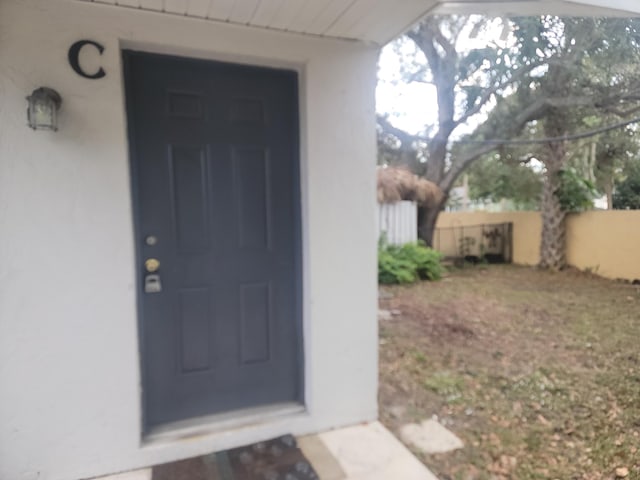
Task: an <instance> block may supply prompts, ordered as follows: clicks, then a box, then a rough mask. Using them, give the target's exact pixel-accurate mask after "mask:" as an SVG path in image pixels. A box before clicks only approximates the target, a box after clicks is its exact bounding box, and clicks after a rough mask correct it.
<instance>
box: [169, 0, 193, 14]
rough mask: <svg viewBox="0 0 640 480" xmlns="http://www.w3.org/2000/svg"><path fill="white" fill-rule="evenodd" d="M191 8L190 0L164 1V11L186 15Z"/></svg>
mask: <svg viewBox="0 0 640 480" xmlns="http://www.w3.org/2000/svg"><path fill="white" fill-rule="evenodd" d="M188 8H189V0H164V11H165V12H168V13H177V14H178V15H186V14H187V9H188Z"/></svg>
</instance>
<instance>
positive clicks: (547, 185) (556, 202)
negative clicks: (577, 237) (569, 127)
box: [540, 142, 567, 271]
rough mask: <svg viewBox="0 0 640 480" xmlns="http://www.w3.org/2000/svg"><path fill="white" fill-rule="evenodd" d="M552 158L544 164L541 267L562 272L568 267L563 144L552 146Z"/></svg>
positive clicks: (550, 153)
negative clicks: (561, 196)
mask: <svg viewBox="0 0 640 480" xmlns="http://www.w3.org/2000/svg"><path fill="white" fill-rule="evenodd" d="M549 150H550V152H549V158H548V161H546V162H545V165H546V167H547V171H546V172H545V177H544V184H543V187H542V205H541V206H540V207H541V210H542V238H541V242H540V267H541V268H548V269H550V270H555V271H557V270H560V269H562V268H564V267H565V266H566V255H565V237H566V224H565V217H566V216H567V213H566V212H565V211H564V209H563V208H562V205H561V204H560V199H559V198H558V190H559V189H560V169H561V167H562V164H563V163H564V158H565V152H564V145H563V144H562V143H560V142H558V143H555V144H552V145H550V148H549Z"/></svg>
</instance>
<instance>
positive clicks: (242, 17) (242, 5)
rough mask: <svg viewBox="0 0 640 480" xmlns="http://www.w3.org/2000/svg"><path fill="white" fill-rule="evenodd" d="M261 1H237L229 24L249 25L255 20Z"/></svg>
mask: <svg viewBox="0 0 640 480" xmlns="http://www.w3.org/2000/svg"><path fill="white" fill-rule="evenodd" d="M259 3H261V2H260V0H242V1H240V0H237V1H236V2H235V5H234V6H233V10H232V11H231V15H230V16H229V22H231V23H239V24H241V25H248V24H249V23H250V22H251V19H252V18H253V15H254V13H256V9H257V8H258V4H259Z"/></svg>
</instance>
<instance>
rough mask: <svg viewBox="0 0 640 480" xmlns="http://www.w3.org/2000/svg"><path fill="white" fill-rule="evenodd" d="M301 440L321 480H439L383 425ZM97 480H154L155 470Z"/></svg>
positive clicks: (299, 442) (302, 446)
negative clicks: (152, 474) (152, 475)
mask: <svg viewBox="0 0 640 480" xmlns="http://www.w3.org/2000/svg"><path fill="white" fill-rule="evenodd" d="M297 440H298V446H299V447H300V448H301V449H302V451H303V452H304V454H305V456H306V457H307V459H308V460H309V461H310V462H311V464H312V465H313V467H314V468H315V470H316V472H318V475H319V476H320V479H321V480H396V479H398V480H400V479H401V480H438V479H437V478H436V477H435V475H433V474H432V473H431V472H430V471H429V470H428V469H427V468H426V467H425V466H424V465H423V464H422V463H421V462H420V461H419V460H418V459H417V458H416V457H415V456H414V455H413V454H412V453H411V452H410V451H409V450H408V449H407V448H406V447H405V446H404V445H403V444H402V443H401V442H400V441H399V440H398V439H397V438H396V437H394V436H393V434H392V433H391V432H389V430H387V429H386V428H385V427H384V426H383V425H382V424H381V423H380V422H373V423H367V424H362V425H356V426H353V427H347V428H340V429H337V430H331V431H328V432H324V433H320V434H317V435H310V436H306V437H300V438H298V439H297ZM96 480H152V479H151V469H150V468H145V469H141V470H135V471H131V472H126V473H121V474H118V475H110V476H108V477H101V478H99V479H96ZM175 480H189V479H175Z"/></svg>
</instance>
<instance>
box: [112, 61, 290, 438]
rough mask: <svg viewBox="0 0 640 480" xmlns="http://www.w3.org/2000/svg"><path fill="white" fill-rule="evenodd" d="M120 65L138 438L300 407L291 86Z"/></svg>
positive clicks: (226, 68) (212, 66)
mask: <svg viewBox="0 0 640 480" xmlns="http://www.w3.org/2000/svg"><path fill="white" fill-rule="evenodd" d="M124 56H125V66H126V75H125V80H126V91H127V107H128V119H129V132H130V144H131V167H132V170H131V171H132V186H133V192H134V203H135V207H136V236H137V251H138V265H137V269H138V271H139V274H140V281H139V291H138V295H139V306H140V339H141V351H142V368H143V382H144V385H143V387H144V405H145V418H146V420H145V423H146V426H147V427H152V426H154V425H158V424H163V423H167V422H171V421H176V420H181V419H185V418H190V417H196V416H201V415H208V414H213V413H220V412H225V411H229V410H235V409H241V408H247V407H252V406H258V405H266V404H272V403H280V402H292V401H297V402H299V401H302V398H301V391H302V382H301V367H302V355H301V345H302V341H301V330H300V310H301V309H300V291H301V289H300V242H299V238H300V211H299V199H300V197H299V177H298V171H299V170H298V168H299V167H298V140H297V139H298V124H297V108H298V107H297V75H296V73H295V72H291V71H285V70H275V69H266V68H257V67H246V66H239V65H232V64H226V63H218V62H207V61H199V60H191V59H184V58H176V57H167V56H161V55H150V54H142V53H137V52H125V53H124ZM148 258H155V259H157V260H159V262H160V267H159V269H158V271H157V272H151V273H149V272H145V268H144V261H145V260H146V259H148ZM149 274H154V275H159V278H160V281H161V286H162V289H161V291H160V292H158V293H145V289H144V286H145V278H146V276H147V275H149Z"/></svg>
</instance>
